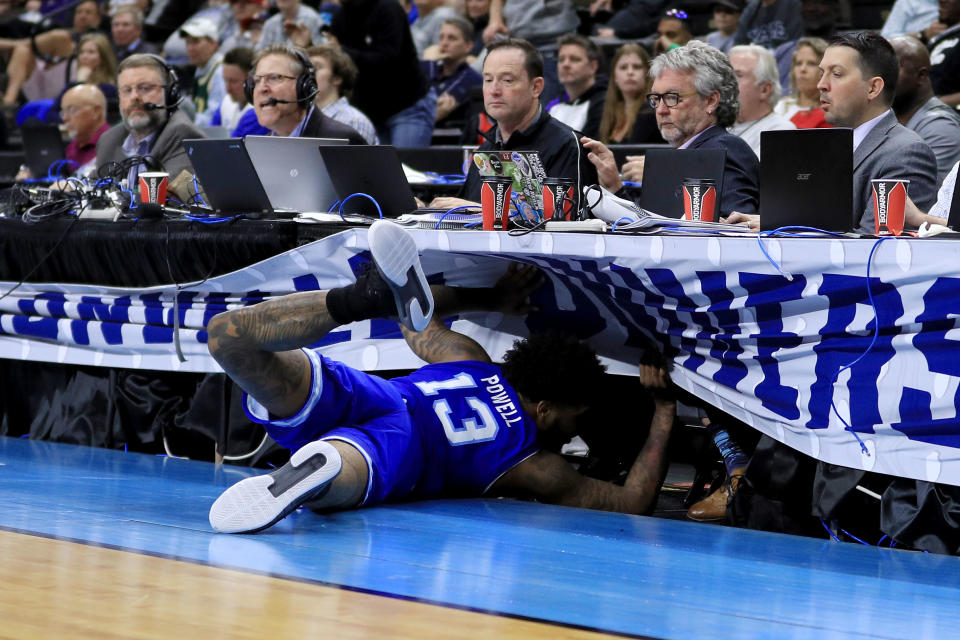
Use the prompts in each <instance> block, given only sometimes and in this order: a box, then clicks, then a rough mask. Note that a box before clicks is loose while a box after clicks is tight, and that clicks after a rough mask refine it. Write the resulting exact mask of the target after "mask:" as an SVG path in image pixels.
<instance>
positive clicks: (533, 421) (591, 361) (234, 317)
mask: <svg viewBox="0 0 960 640" xmlns="http://www.w3.org/2000/svg"><path fill="white" fill-rule="evenodd" d="M368 240H369V244H370V251H371V254H372V256H373V260H374V263H375V265H376V270H375V271H374V270H371V271H368V272H367V273H366V274H365V275H361V278H360V279H359V280H358V282H357V283H356V284H353V285H349V286H347V287H341V288H339V289H332V290H329V291H317V292H304V293H296V294H292V295H289V296H285V297H283V298H278V299H275V300H270V301H267V302H262V303H260V304H257V305H254V306H251V307H243V308H240V309H235V310H231V311H227V312H225V313H222V314H220V315H218V316H215V317H214V318H213V319H212V320H211V321H210V323H209V325H208V333H209V346H210V353H211V354H212V355H213V357H214V358H215V359H216V360H217V362H218V363H220V365H221V366H222V367H223V369H224V371H226V372H227V374H228V375H229V376H230V377H231V378H232V379H233V380H234V381H235V382H236V383H237V384H239V385H240V386H241V387H242V388H243V389H244V390H245V392H246V393H245V397H244V405H245V408H246V410H247V413H248V415H250V416H251V417H252V418H253V419H254V420H257V421H259V422H261V423H263V424H264V426H265V428H266V430H267V433H268V434H269V435H270V436H271V437H273V438H274V440H276V441H277V442H278V443H280V444H281V445H283V446H286V447H288V448H290V449H291V450H293V455H292V457H291V459H290V462H289V463H288V464H286V465H284V466H283V467H281V468H280V469H278V470H277V471H275V472H273V473H270V474H266V475H261V476H255V477H251V478H246V479H244V480H241V481H240V482H238V483H236V484H235V485H234V486H232V487H230V488H229V489H227V490H226V491H225V492H224V493H223V494H222V495H221V496H220V497H219V498H218V499H217V500H216V502H215V503H214V504H213V506H212V507H211V509H210V524H211V526H212V527H213V529H214V530H216V531H219V532H223V533H251V532H255V531H259V530H261V529H265V528H267V527H269V526H271V525H273V524H274V523H276V522H278V521H279V520H280V519H282V518H283V517H285V516H286V515H287V514H289V513H290V512H292V511H293V510H294V509H296V508H297V507H298V506H299V505H301V504H305V503H306V504H307V505H308V506H309V507H310V508H311V509H323V510H331V509H350V508H354V507H360V506H371V505H375V504H379V503H382V502H389V501H396V500H401V499H428V498H436V497H440V496H451V495H460V496H480V495H484V494H490V495H505V494H506V495H521V496H527V497H532V498H536V499H538V500H541V501H544V502H551V503H557V504H566V505H570V506H579V507H587V508H592V509H605V510H610V511H621V512H627V513H643V512H645V511H648V510H650V509H652V507H653V505H654V504H655V502H656V500H655V498H656V495H657V493H658V490H659V486H660V482H661V481H662V477H663V473H664V454H665V452H666V446H667V441H668V439H669V434H670V429H671V426H672V423H673V419H674V417H675V413H676V406H675V403H674V401H673V400H672V399H670V398H668V397H666V396H665V395H662V394H661V395H658V396H656V397H657V398H658V399H657V404H656V412H655V414H654V418H653V423H652V424H651V426H650V435H649V436H648V438H647V442H646V444H645V445H644V447H643V449H642V450H641V451H640V454H639V455H638V457H637V459H636V461H635V462H634V463H633V466H632V467H631V469H630V473H629V475H628V476H627V479H626V482H625V483H624V485H623V486H617V485H614V484H610V483H606V482H602V481H599V480H595V479H592V478H587V477H585V476H581V475H580V474H578V473H577V472H576V471H575V470H574V469H573V467H571V466H570V465H569V464H567V462H566V461H564V459H563V458H562V457H560V456H559V455H557V454H556V453H552V452H550V451H547V450H545V449H542V448H541V447H543V446H547V445H549V444H555V443H556V442H563V441H566V440H569V439H570V438H572V437H573V436H574V435H575V434H576V433H577V431H578V429H579V426H580V425H579V421H580V419H581V418H582V416H583V414H584V413H585V412H586V411H587V409H588V405H589V404H590V402H591V401H592V399H593V398H595V397H597V396H599V395H600V393H599V392H600V390H601V386H600V379H601V374H602V372H603V366H602V365H601V364H600V363H599V361H598V360H597V357H596V355H595V354H594V353H593V351H592V350H590V349H589V348H588V347H586V346H585V345H583V344H581V343H580V342H579V341H578V340H576V339H575V338H572V337H566V336H562V337H561V336H557V335H546V336H541V337H532V338H530V339H528V340H524V341H519V342H517V343H516V344H515V345H514V347H513V349H511V350H510V351H508V352H507V354H506V356H505V359H504V360H505V361H504V365H503V367H500V366H497V365H495V364H493V363H492V362H491V360H490V356H489V355H488V354H487V353H486V352H485V351H484V350H483V348H482V347H481V346H480V345H479V344H477V343H476V342H475V341H474V340H472V339H470V338H468V337H466V336H464V335H461V334H459V333H455V332H453V331H451V330H450V329H448V328H447V327H446V326H445V325H444V324H443V322H441V321H440V318H441V317H443V316H444V315H448V314H452V313H456V312H460V311H466V310H470V309H488V310H494V309H496V310H499V311H510V312H522V311H526V310H529V308H530V307H529V305H528V304H527V302H526V300H527V295H528V294H529V293H530V292H531V291H533V290H534V289H535V288H536V287H538V286H539V284H540V276H539V274H538V272H537V271H536V270H535V269H532V268H521V269H517V268H515V267H511V268H510V269H508V271H507V273H506V274H505V276H504V277H503V278H501V280H500V281H499V282H498V283H497V286H496V287H494V288H493V289H462V288H452V287H446V286H435V287H434V288H433V289H432V290H431V288H430V287H429V285H427V281H426V278H425V277H424V275H423V270H422V268H421V267H420V261H419V257H418V255H417V248H416V244H415V242H414V241H413V239H412V238H411V237H410V236H409V235H408V234H407V233H406V231H404V230H403V229H402V228H401V227H400V226H398V225H396V224H394V223H392V222H389V221H379V222H377V223H375V224H374V225H373V226H372V227H371V228H370V231H369V232H368ZM434 305H436V314H434ZM393 314H397V315H398V316H399V320H400V322H401V325H402V326H401V329H402V331H403V335H404V337H405V339H406V341H407V344H408V345H409V346H410V348H411V349H412V350H413V351H414V353H416V354H417V356H419V357H420V358H421V359H423V360H424V361H426V362H427V363H429V364H428V365H427V366H425V367H422V368H421V369H418V370H417V371H414V372H413V373H412V374H410V375H409V376H406V377H402V378H395V379H393V380H383V379H381V378H379V377H376V376H371V375H368V374H366V373H363V372H361V371H356V370H354V369H351V368H349V367H347V366H345V365H343V364H341V363H339V362H336V361H334V360H331V359H328V358H325V357H324V356H322V355H321V354H320V353H318V352H317V351H315V350H312V349H307V348H305V347H306V346H307V345H310V344H314V343H316V342H317V341H318V340H320V339H321V338H322V337H323V336H324V335H325V334H326V333H327V332H329V331H330V330H332V329H334V328H335V327H337V326H339V325H341V324H345V323H349V322H354V321H358V320H363V319H369V318H373V317H381V316H386V315H393ZM641 377H642V382H643V383H645V384H647V385H648V386H650V387H653V388H655V389H665V388H666V386H667V382H668V380H667V377H666V372H665V371H663V370H662V369H658V368H654V367H651V366H645V367H642V368H641Z"/></svg>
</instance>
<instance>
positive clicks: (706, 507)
mask: <svg viewBox="0 0 960 640" xmlns="http://www.w3.org/2000/svg"><path fill="white" fill-rule="evenodd" d="M743 472H744V468H740V469H734V471H733V473H732V474H731V476H730V479H729V480H727V481H726V482H724V483H723V485H722V486H721V487H720V488H719V489H717V490H716V491H714V492H713V493H711V494H710V495H709V496H707V497H706V498H704V499H703V500H701V501H700V502H697V503H695V504H694V505H693V506H691V507H690V509H688V510H687V517H688V518H690V519H691V520H696V521H697V522H712V521H716V520H723V519H724V518H726V517H727V505H728V504H730V501H731V500H732V499H733V494H735V493H736V492H737V489H738V488H740V480H741V479H742V478H743Z"/></svg>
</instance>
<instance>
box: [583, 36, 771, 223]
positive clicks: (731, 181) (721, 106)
mask: <svg viewBox="0 0 960 640" xmlns="http://www.w3.org/2000/svg"><path fill="white" fill-rule="evenodd" d="M650 75H651V76H652V77H653V86H652V87H651V93H650V94H649V95H648V96H647V101H648V102H649V104H650V106H651V107H653V108H654V109H655V111H656V117H657V128H659V129H660V135H662V136H663V139H664V140H666V141H667V142H669V143H670V144H671V145H672V146H674V147H676V148H677V149H723V150H724V151H725V152H726V161H725V164H724V171H723V185H722V189H721V193H720V213H721V215H724V216H726V215H729V214H730V213H731V212H733V211H739V212H741V213H748V214H752V213H756V211H757V208H758V206H759V198H760V190H759V181H760V161H759V160H758V159H757V156H756V154H755V153H754V152H753V150H752V149H751V148H750V145H748V144H747V143H746V142H744V141H743V140H741V139H740V138H738V137H737V136H734V135H730V134H729V133H727V130H726V127H729V126H730V125H732V124H733V123H734V121H735V120H736V119H737V113H738V112H739V110H740V101H739V89H738V85H737V76H736V75H735V74H734V72H733V67H731V66H730V61H729V60H728V59H727V57H726V56H725V55H723V54H722V53H720V51H718V50H717V49H715V48H714V47H711V46H710V45H708V44H706V43H704V42H699V41H696V40H694V41H691V42H689V43H687V44H686V45H684V46H683V47H680V48H678V49H673V50H672V51H668V52H666V53H663V54H661V55H659V56H658V57H657V58H655V59H654V61H653V63H652V64H651V65H650ZM698 87H699V91H698ZM583 144H584V147H585V148H586V149H588V150H589V151H590V153H589V155H588V156H587V157H588V159H589V160H590V161H591V162H593V163H594V164H595V165H596V167H597V173H598V175H599V178H600V184H601V185H602V186H603V187H604V188H606V189H608V190H609V191H612V192H614V193H615V192H617V191H620V190H621V189H622V188H623V181H622V180H621V177H620V173H619V171H618V170H617V165H616V162H615V160H614V158H613V154H612V153H611V152H610V150H609V149H607V148H606V147H605V146H604V145H603V144H601V143H600V142H598V141H596V140H590V139H589V138H584V140H583ZM643 167H644V158H643V157H634V156H628V161H627V162H626V163H625V164H624V166H623V179H625V180H630V181H633V182H642V181H643Z"/></svg>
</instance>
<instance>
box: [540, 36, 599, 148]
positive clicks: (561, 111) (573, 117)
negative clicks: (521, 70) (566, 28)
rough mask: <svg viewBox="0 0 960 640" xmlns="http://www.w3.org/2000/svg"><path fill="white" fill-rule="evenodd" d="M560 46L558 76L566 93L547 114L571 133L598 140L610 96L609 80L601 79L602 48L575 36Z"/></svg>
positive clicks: (553, 103)
mask: <svg viewBox="0 0 960 640" xmlns="http://www.w3.org/2000/svg"><path fill="white" fill-rule="evenodd" d="M558 44H559V55H558V57H557V76H558V77H559V78H560V84H562V85H563V89H564V93H563V96H561V97H560V98H557V99H556V100H554V101H552V102H551V103H550V104H548V105H547V111H549V112H550V115H551V116H553V117H554V118H556V119H557V120H559V121H560V122H562V123H564V124H565V125H567V126H568V127H570V128H571V129H574V130H575V131H579V132H580V133H582V134H583V135H585V136H589V137H591V138H598V137H600V120H601V118H602V117H603V103H604V99H605V97H606V93H607V82H606V78H605V77H603V76H601V77H599V78H598V77H597V72H598V71H599V70H600V58H601V56H600V47H598V46H597V45H596V43H594V42H593V41H592V40H590V39H589V38H587V37H585V36H581V35H579V34H574V33H568V34H567V35H565V36H563V37H562V38H560V41H559V43H558Z"/></svg>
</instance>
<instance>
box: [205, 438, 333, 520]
mask: <svg viewBox="0 0 960 640" xmlns="http://www.w3.org/2000/svg"><path fill="white" fill-rule="evenodd" d="M341 465H342V460H341V458H340V452H339V451H337V450H336V448H334V446H333V445H332V444H330V443H329V442H324V441H322V440H317V441H315V442H311V443H309V444H307V445H304V446H303V447H302V448H301V449H300V450H299V451H297V452H296V453H294V454H293V455H292V456H291V457H290V462H288V463H287V464H285V465H283V466H282V467H280V468H279V469H277V470H276V471H274V472H273V473H268V474H266V475H262V476H254V477H252V478H245V479H244V480H241V481H240V482H238V483H236V484H235V485H233V486H232V487H230V488H229V489H227V490H226V491H224V492H223V493H222V494H221V495H220V497H219V498H217V501H216V502H214V503H213V506H212V507H210V526H211V527H213V530H214V531H217V532H219V533H255V532H257V531H260V530H262V529H266V528H267V527H270V526H273V525H274V524H276V523H277V522H279V521H280V520H282V519H283V518H285V517H286V516H287V515H288V514H290V513H291V512H292V511H293V510H294V509H296V508H297V507H299V506H300V505H301V504H303V503H304V502H306V501H308V500H312V499H315V498H319V497H320V496H322V495H323V494H324V493H325V492H326V491H328V490H329V488H330V483H331V482H333V479H334V478H336V477H337V474H339V473H340V469H341Z"/></svg>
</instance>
